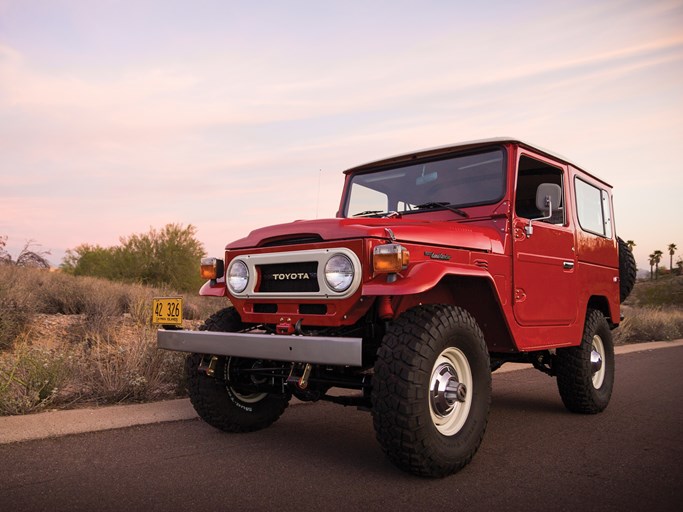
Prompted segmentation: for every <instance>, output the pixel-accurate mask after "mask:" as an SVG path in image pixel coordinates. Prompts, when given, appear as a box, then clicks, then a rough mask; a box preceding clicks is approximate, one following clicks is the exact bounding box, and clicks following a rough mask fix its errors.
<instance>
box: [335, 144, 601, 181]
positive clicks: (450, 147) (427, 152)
mask: <svg viewBox="0 0 683 512" xmlns="http://www.w3.org/2000/svg"><path fill="white" fill-rule="evenodd" d="M503 143H511V144H519V145H521V146H525V147H527V148H529V149H532V150H534V151H537V152H539V153H543V154H545V155H547V156H550V157H552V158H554V159H556V160H559V161H561V162H564V163H566V164H570V165H572V166H573V167H576V168H577V169H579V170H581V171H582V172H584V173H586V174H588V175H589V176H591V177H593V178H595V179H596V180H598V181H601V182H603V183H605V182H604V181H603V180H601V179H600V178H598V177H596V176H593V175H592V174H590V173H589V172H587V171H585V170H584V169H583V168H582V167H581V166H580V165H577V164H576V163H574V162H572V161H571V160H569V159H568V158H566V157H564V156H562V155H560V154H558V153H555V152H554V151H550V150H547V149H544V148H542V147H540V146H537V145H535V144H530V143H528V142H525V141H523V140H520V139H517V138H515V137H492V138H489V139H479V140H470V141H466V142H458V143H455V144H447V145H445V146H437V147H434V148H427V149H420V150H417V151H411V152H409V153H402V154H399V155H395V156H392V157H389V158H382V159H381V160H375V161H373V162H368V163H366V164H362V165H357V166H355V167H351V168H350V169H347V170H346V171H344V174H349V173H353V172H358V171H365V170H369V169H372V168H374V167H380V166H383V165H390V164H393V163H400V162H406V161H410V160H416V159H418V158H427V157H430V156H439V155H443V154H447V153H452V152H454V151H457V150H462V149H471V148H478V147H483V146H490V145H493V144H503ZM605 185H607V183H605Z"/></svg>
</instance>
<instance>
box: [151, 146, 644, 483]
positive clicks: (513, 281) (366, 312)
mask: <svg viewBox="0 0 683 512" xmlns="http://www.w3.org/2000/svg"><path fill="white" fill-rule="evenodd" d="M345 174H346V181H345V185H344V192H343V194H342V199H341V205H340V208H339V212H338V214H337V217H336V218H334V219H327V220H315V221H297V222H292V223H289V224H281V225H277V226H271V227H267V228H263V229H258V230H256V231H253V232H252V233H251V234H249V236H247V237H246V238H243V239H241V240H237V241H235V242H232V243H231V244H229V245H228V246H227V247H226V250H225V259H224V260H223V259H217V258H207V259H204V260H202V275H204V276H205V277H206V278H207V279H208V282H207V283H206V284H205V285H204V286H203V287H202V289H201V291H200V294H201V295H209V296H215V297H221V298H227V299H229V300H230V302H231V303H232V306H231V307H227V308H225V309H222V310H220V311H218V312H217V313H216V314H214V315H213V316H211V317H210V318H209V319H208V320H207V321H206V322H205V324H204V325H203V326H202V327H200V330H199V331H186V330H159V332H158V346H159V347H160V348H164V349H169V350H178V351H183V352H189V353H190V354H189V355H188V357H187V362H186V370H187V376H188V382H189V394H190V398H191V401H192V404H193V405H194V407H195V409H196V410H197V412H198V413H199V415H200V416H201V418H202V419H204V421H206V422H207V423H209V424H211V425H213V426H214V427H217V428H219V429H221V430H225V431H229V432H247V431H253V430H258V429H262V428H265V427H267V426H269V425H270V424H272V423H273V422H274V421H275V420H277V419H278V417H279V416H280V415H281V414H282V413H283V412H284V410H285V409H286V407H287V404H288V402H289V400H290V398H291V397H292V396H295V397H296V398H298V399H299V400H304V401H315V400H328V401H331V402H337V403H340V404H344V405H357V406H359V407H362V408H367V409H369V410H370V411H371V412H372V418H373V422H374V427H375V431H376V434H377V439H378V441H379V443H380V444H381V446H382V448H383V449H384V451H385V453H386V454H387V456H388V457H389V459H390V460H391V461H392V462H393V463H394V464H396V465H397V466H398V467H400V468H402V469H404V470H406V471H409V472H411V473H415V474H418V475H425V476H444V475H448V474H451V473H454V472H456V471H458V470H459V469H461V468H462V467H463V466H465V465H466V464H467V463H468V462H469V461H470V459H471V458H472V457H473V455H474V453H475V452H476V451H477V448H478V447H479V445H480V443H481V440H482V437H483V435H484V430H485V428H486V423H487V418H488V413H489V404H490V401H491V372H492V371H494V370H496V369H497V368H499V367H500V366H501V365H502V364H504V363H506V362H508V361H514V362H524V363H530V364H532V365H533V366H534V367H536V368H537V369H539V370H541V371H543V372H545V373H547V374H548V375H551V376H556V377H557V385H558V388H559V391H560V396H561V398H562V401H563V402H564V404H565V406H566V407H567V409H569V410H570V411H573V412H577V413H586V414H593V413H598V412H600V411H602V410H603V409H605V407H607V404H608V403H609V400H610V395H611V394H612V387H613V383H614V349H613V345H612V334H611V330H612V329H614V328H615V327H616V326H617V325H618V324H619V321H620V311H619V306H620V301H623V300H624V299H625V297H626V295H628V293H629V292H630V291H631V288H632V287H633V284H634V281H635V272H636V267H635V262H634V259H633V255H632V254H631V252H630V250H629V249H628V247H627V246H626V245H625V244H624V242H623V241H622V240H621V239H619V238H617V236H616V233H615V226H614V220H613V219H614V215H613V209H612V188H611V186H610V185H608V184H607V183H605V182H604V181H602V180H600V179H598V178H596V177H595V176H593V175H591V174H589V173H587V172H585V171H584V170H582V169H580V168H578V167H577V166H576V165H574V164H573V163H571V162H570V161H569V160H566V159H565V158H562V157H559V156H557V155H554V154H552V153H550V152H548V151H545V150H542V149H539V148H537V147H534V146H531V145H529V144H526V143H524V142H521V141H518V140H513V139H507V138H505V139H491V140H485V141H477V142H468V143H463V144H457V145H453V146H448V147H441V148H436V149H428V150H423V151H417V152H413V153H408V154H405V155H400V156H396V157H393V158H387V159H384V160H379V161H377V162H372V163H370V164H366V165H361V166H359V167H355V168H353V169H349V170H348V171H346V173H345ZM331 388H346V389H349V390H357V391H356V392H355V394H354V393H341V394H340V393H328V392H329V390H330V389H331Z"/></svg>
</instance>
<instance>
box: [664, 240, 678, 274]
mask: <svg viewBox="0 0 683 512" xmlns="http://www.w3.org/2000/svg"><path fill="white" fill-rule="evenodd" d="M667 249H669V270H670V271H672V272H673V269H674V253H675V252H676V249H678V247H676V244H669V247H667Z"/></svg>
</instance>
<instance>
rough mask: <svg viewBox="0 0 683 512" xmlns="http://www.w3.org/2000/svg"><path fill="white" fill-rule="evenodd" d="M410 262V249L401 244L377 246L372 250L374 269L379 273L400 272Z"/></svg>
mask: <svg viewBox="0 0 683 512" xmlns="http://www.w3.org/2000/svg"><path fill="white" fill-rule="evenodd" d="M409 262H410V253H409V252H408V249H406V248H405V247H403V246H402V245H399V244H384V245H377V246H375V248H374V249H373V250H372V268H373V270H374V271H375V272H377V273H394V272H400V271H401V270H403V269H404V268H407V267H408V263H409Z"/></svg>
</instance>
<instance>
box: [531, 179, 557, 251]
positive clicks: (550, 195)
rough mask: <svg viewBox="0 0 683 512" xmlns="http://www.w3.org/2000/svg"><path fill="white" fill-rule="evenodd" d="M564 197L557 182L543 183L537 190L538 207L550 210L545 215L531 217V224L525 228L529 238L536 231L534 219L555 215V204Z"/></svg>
mask: <svg viewBox="0 0 683 512" xmlns="http://www.w3.org/2000/svg"><path fill="white" fill-rule="evenodd" d="M561 199H562V188H561V187H560V186H559V185H557V184H556V183H541V184H540V185H539V186H538V189H537V190H536V208H538V209H539V210H540V211H542V212H544V213H545V212H546V211H547V212H548V213H547V214H546V215H544V216H543V217H536V218H535V219H529V225H528V226H526V227H525V228H524V232H525V233H526V236H527V238H529V237H530V236H531V235H533V233H534V227H533V226H532V224H531V223H532V222H533V221H535V220H536V221H538V220H546V219H549V218H551V217H552V216H553V204H555V205H558V206H559V204H560V200H561Z"/></svg>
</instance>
